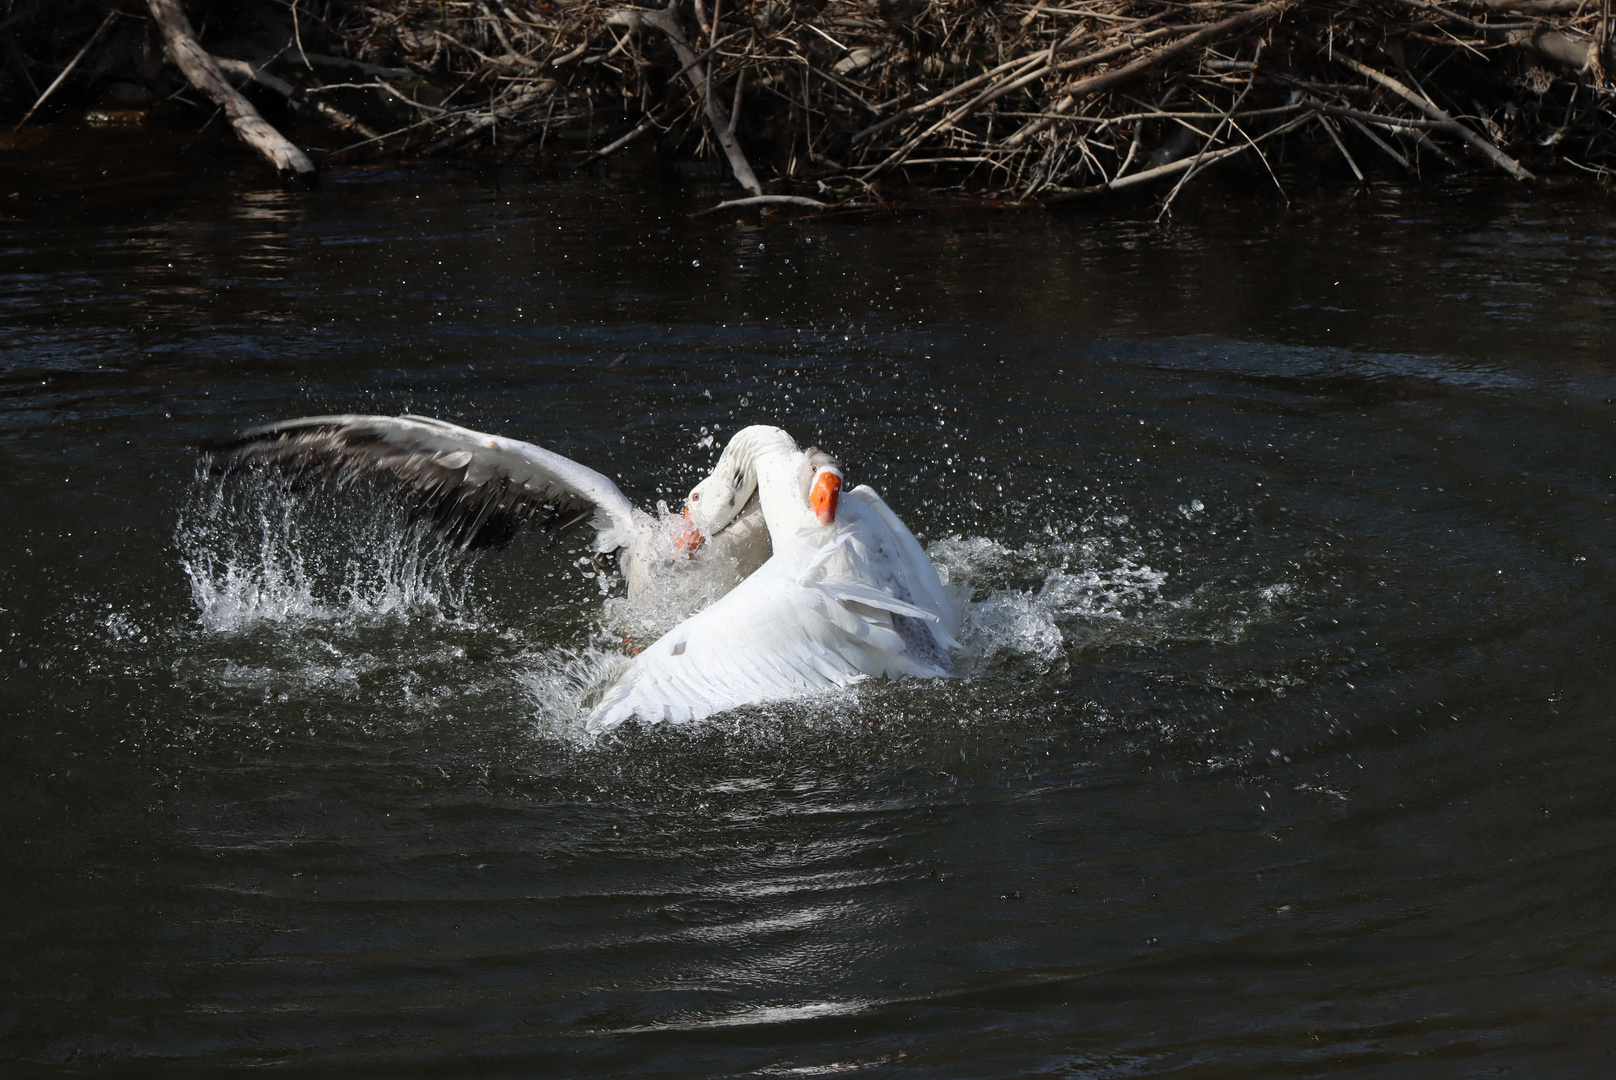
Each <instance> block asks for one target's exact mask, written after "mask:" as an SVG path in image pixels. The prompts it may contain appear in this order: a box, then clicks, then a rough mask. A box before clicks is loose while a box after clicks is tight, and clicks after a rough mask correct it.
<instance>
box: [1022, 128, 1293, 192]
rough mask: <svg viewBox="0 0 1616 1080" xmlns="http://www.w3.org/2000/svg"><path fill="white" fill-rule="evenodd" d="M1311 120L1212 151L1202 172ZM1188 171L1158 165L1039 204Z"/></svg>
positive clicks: (1183, 164) (1180, 165)
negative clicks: (1238, 144) (1237, 144)
mask: <svg viewBox="0 0 1616 1080" xmlns="http://www.w3.org/2000/svg"><path fill="white" fill-rule="evenodd" d="M1311 119H1313V114H1312V113H1308V114H1306V115H1305V116H1298V117H1296V118H1295V119H1294V120H1290V121H1287V122H1286V123H1284V124H1281V125H1280V126H1279V127H1277V128H1274V129H1273V130H1272V131H1265V132H1263V133H1262V134H1261V135H1258V136H1257V137H1256V138H1255V139H1252V140H1250V141H1248V142H1246V143H1244V144H1243V145H1240V146H1229V147H1225V148H1224V149H1222V150H1215V151H1213V152H1212V153H1210V154H1208V155H1206V157H1204V158H1202V159H1201V165H1202V169H1203V171H1204V170H1205V169H1206V168H1209V167H1211V166H1212V165H1215V164H1217V163H1218V162H1220V161H1222V160H1224V159H1225V158H1231V157H1234V156H1235V155H1236V154H1243V153H1245V152H1246V151H1247V150H1253V149H1256V146H1257V144H1258V143H1261V142H1266V141H1267V140H1269V139H1271V138H1273V137H1274V136H1276V135H1283V134H1285V133H1286V132H1287V131H1291V130H1293V129H1295V128H1298V127H1301V126H1302V125H1303V124H1305V123H1307V122H1308V121H1309V120H1311ZM1189 167H1190V160H1189V158H1184V159H1183V160H1181V161H1175V162H1173V163H1172V164H1170V165H1158V166H1157V167H1156V168H1154V169H1146V170H1145V171H1144V172H1136V173H1134V174H1133V175H1132V176H1119V177H1117V178H1116V179H1115V180H1112V181H1111V182H1110V183H1109V184H1095V185H1094V186H1093V187H1086V188H1078V189H1077V190H1076V191H1072V190H1067V191H1063V192H1060V193H1059V194H1057V195H1052V196H1050V197H1049V198H1047V199H1044V200H1042V202H1043V204H1044V205H1046V206H1048V205H1052V204H1057V203H1063V202H1070V201H1071V200H1073V199H1081V198H1085V197H1087V196H1089V195H1098V194H1099V193H1100V192H1102V191H1121V190H1123V189H1124V188H1131V187H1137V186H1138V185H1140V184H1148V183H1150V182H1151V181H1152V180H1161V179H1164V178H1165V177H1169V176H1173V175H1175V174H1177V173H1181V172H1183V171H1184V170H1186V169H1188V168H1189Z"/></svg>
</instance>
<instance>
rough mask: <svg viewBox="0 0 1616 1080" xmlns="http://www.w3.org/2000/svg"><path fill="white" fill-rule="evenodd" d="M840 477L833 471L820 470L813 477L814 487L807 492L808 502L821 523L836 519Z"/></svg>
mask: <svg viewBox="0 0 1616 1080" xmlns="http://www.w3.org/2000/svg"><path fill="white" fill-rule="evenodd" d="M841 494H842V478H841V477H840V476H837V475H836V474H835V473H833V472H822V473H820V474H819V475H818V476H817V477H816V478H815V479H814V489H813V490H812V491H811V492H809V493H808V502H809V503H810V504H811V505H812V506H813V508H814V516H815V517H817V518H819V523H820V524H821V525H830V524H833V523H834V522H835V521H836V500H837V499H839V498H841Z"/></svg>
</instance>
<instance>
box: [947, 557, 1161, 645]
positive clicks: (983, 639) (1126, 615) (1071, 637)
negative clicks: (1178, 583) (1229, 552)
mask: <svg viewBox="0 0 1616 1080" xmlns="http://www.w3.org/2000/svg"><path fill="white" fill-rule="evenodd" d="M1116 547H1117V544H1116V543H1115V542H1114V541H1113V540H1111V539H1109V538H1106V537H1097V538H1096V537H1090V538H1083V539H1079V540H1057V541H1054V542H1052V543H1050V544H1044V545H1038V544H1027V545H1023V546H1022V547H1020V548H1016V549H1012V548H1010V547H1007V546H1006V545H1004V544H1001V543H999V542H998V541H996V540H991V539H988V538H987V537H981V536H974V537H968V538H967V537H961V536H951V537H947V538H945V539H943V540H939V541H937V542H936V543H934V544H933V545H932V546H931V549H930V552H929V554H930V555H931V558H932V561H933V562H934V563H936V565H937V568H938V572H939V573H940V574H941V575H942V576H943V578H944V580H945V582H947V583H948V584H950V585H952V586H956V587H962V588H965V589H967V590H969V591H970V592H971V593H972V599H971V601H970V602H969V603H968V604H967V605H966V609H965V623H964V627H963V630H962V633H961V636H960V642H961V645H962V646H963V649H962V650H961V654H960V656H959V658H958V660H959V663H960V666H961V667H962V668H963V669H964V670H966V671H968V672H970V671H989V670H995V669H999V668H1004V667H1015V668H1023V669H1030V670H1032V671H1035V672H1044V671H1048V670H1049V669H1050V668H1051V667H1052V666H1054V665H1055V664H1057V663H1058V662H1059V661H1060V660H1061V659H1062V658H1063V657H1064V656H1065V655H1066V653H1067V651H1068V650H1070V649H1074V648H1083V647H1092V646H1096V645H1103V644H1107V643H1109V642H1110V641H1112V640H1113V639H1114V638H1115V636H1116V635H1115V634H1114V633H1113V629H1114V628H1115V627H1116V626H1118V625H1119V624H1124V623H1126V622H1128V621H1129V620H1138V619H1140V618H1141V617H1142V616H1144V615H1146V614H1148V613H1150V612H1151V611H1152V610H1153V609H1156V608H1159V607H1161V606H1163V605H1164V604H1166V603H1167V601H1165V600H1164V598H1163V596H1162V587H1163V585H1164V584H1165V583H1166V582H1167V579H1168V575H1167V573H1166V572H1165V571H1161V570H1156V569H1153V568H1152V567H1151V566H1150V565H1149V564H1148V563H1146V562H1145V561H1144V556H1143V552H1139V551H1125V552H1122V553H1118V552H1116V551H1115V548H1116ZM1123 636H1128V635H1123Z"/></svg>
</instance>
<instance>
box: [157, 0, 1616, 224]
mask: <svg viewBox="0 0 1616 1080" xmlns="http://www.w3.org/2000/svg"><path fill="white" fill-rule="evenodd" d="M164 2H168V0H164ZM1609 6H1610V5H1609V0H1451V2H1448V3H1440V4H1439V3H1431V2H1428V0H1261V2H1242V0H1194V2H1183V0H1078V2H1057V3H1050V4H1044V3H1037V2H1023V3H1015V2H1011V3H984V2H981V0H668V2H667V3H666V4H665V5H664V4H645V5H641V4H633V3H625V2H622V0H608V2H601V0H370V2H368V3H363V2H358V0H328V4H327V6H326V7H325V8H324V9H323V12H322V17H321V22H322V25H323V26H324V27H325V29H326V30H327V32H328V38H329V40H330V41H331V42H332V43H333V44H332V47H331V52H332V53H337V52H340V53H341V55H326V54H318V58H317V59H316V58H313V57H310V56H309V55H308V53H307V50H306V49H303V48H302V47H301V45H300V44H296V43H294V42H292V41H291V40H288V41H286V42H285V43H283V44H282V45H281V46H280V47H279V48H278V49H277V48H268V47H260V50H259V54H258V55H256V56H251V55H249V56H241V55H239V51H238V54H237V55H236V56H235V57H234V59H235V60H236V61H237V64H236V65H231V64H226V65H224V70H225V72H226V74H231V73H232V72H239V71H241V70H242V67H241V64H242V63H243V62H246V63H252V64H255V65H256V67H255V68H254V69H253V70H254V71H262V70H265V69H266V68H268V67H271V66H278V68H279V69H280V70H279V78H278V80H277V81H279V83H280V91H279V92H281V93H282V94H283V96H286V97H288V98H289V99H290V98H292V97H294V96H295V97H297V98H299V99H300V100H302V101H303V102H304V103H305V104H306V103H308V102H311V101H322V102H324V106H323V108H324V111H323V112H322V113H320V115H321V116H324V118H325V120H326V121H327V122H329V123H331V124H332V125H333V126H335V127H339V128H341V129H342V130H345V131H348V132H351V133H353V134H362V135H363V137H362V138H359V139H354V140H352V141H340V140H339V141H337V142H336V143H335V144H334V145H332V146H330V147H328V148H327V150H326V158H327V159H328V160H329V159H330V158H331V157H332V156H335V155H339V154H349V155H352V154H355V153H364V152H372V151H385V152H388V153H393V154H398V153H406V154H424V155H432V154H447V153H478V154H484V155H492V156H494V157H497V158H504V159H510V158H512V157H516V156H519V155H521V154H523V153H529V154H535V153H541V152H542V151H543V150H544V149H545V148H546V147H547V146H548V148H549V150H550V158H549V159H550V160H553V159H555V158H557V157H560V158H561V159H564V160H565V159H569V158H570V160H572V161H573V162H575V163H583V162H590V161H598V160H599V159H601V158H603V157H606V156H609V155H612V154H615V153H618V152H620V151H622V150H623V149H624V148H625V147H629V146H632V145H635V144H636V143H643V142H646V141H650V140H653V139H654V140H655V141H656V142H657V143H658V144H659V145H660V146H661V147H662V148H663V149H664V150H665V151H668V152H670V153H674V154H681V155H685V156H698V157H700V156H711V157H713V158H715V159H719V160H722V161H723V162H724V163H725V164H726V166H727V168H728V171H729V172H730V173H731V174H733V176H734V178H735V180H736V181H737V182H738V183H739V185H740V186H741V188H743V189H744V190H745V191H746V193H747V195H748V196H749V198H746V199H740V200H735V204H736V205H738V206H757V205H799V206H804V207H807V206H809V205H810V204H817V203H825V204H832V203H850V202H852V203H858V202H870V201H874V200H879V199H882V198H885V197H891V196H892V195H893V194H895V193H898V192H905V191H907V192H913V191H916V190H930V191H937V190H945V189H957V190H962V191H971V192H975V193H978V194H988V195H991V196H992V197H995V198H999V199H1007V200H1013V201H1028V200H1040V201H1061V200H1069V199H1077V198H1084V197H1089V196H1093V195H1097V194H1100V193H1104V192H1115V191H1121V190H1126V189H1129V188H1138V187H1141V186H1144V185H1148V184H1152V183H1156V182H1160V183H1162V184H1163V186H1164V187H1170V189H1171V190H1170V192H1169V193H1168V195H1167V198H1166V199H1165V201H1164V205H1165V206H1170V204H1171V197H1172V195H1175V194H1176V193H1177V192H1178V191H1179V190H1180V189H1181V188H1182V187H1183V185H1184V184H1185V183H1186V182H1187V181H1189V180H1190V179H1191V178H1193V177H1195V176H1197V175H1199V174H1201V173H1203V172H1205V171H1206V170H1208V169H1211V168H1213V167H1214V166H1217V165H1219V164H1221V163H1223V162H1231V161H1239V160H1244V161H1246V162H1248V163H1250V165H1251V166H1252V168H1253V170H1254V172H1253V175H1258V176H1274V175H1276V173H1275V170H1274V169H1273V168H1272V162H1271V159H1272V158H1274V157H1275V156H1276V155H1278V154H1280V153H1285V154H1300V155H1304V156H1307V155H1311V156H1312V158H1313V159H1316V158H1318V157H1319V155H1329V157H1330V159H1331V160H1334V161H1339V162H1340V163H1342V164H1343V165H1344V166H1345V167H1346V168H1348V169H1350V171H1351V173H1352V174H1353V175H1355V176H1357V177H1359V178H1360V179H1362V178H1364V177H1365V175H1366V173H1365V169H1364V165H1363V164H1361V163H1360V160H1359V159H1360V158H1363V160H1364V161H1365V162H1367V161H1369V160H1370V158H1371V157H1372V158H1374V159H1377V160H1379V161H1380V162H1382V163H1383V164H1384V167H1387V168H1393V169H1396V170H1398V171H1407V172H1409V173H1418V172H1420V170H1421V169H1422V168H1429V167H1432V165H1433V163H1441V167H1449V166H1459V165H1463V164H1464V162H1465V159H1467V158H1468V159H1469V160H1471V161H1474V162H1475V163H1477V164H1478V165H1481V166H1483V167H1489V168H1493V167H1495V168H1497V169H1500V170H1502V171H1503V172H1504V173H1506V174H1508V175H1510V176H1512V177H1514V178H1516V179H1518V180H1522V181H1530V180H1532V179H1534V178H1535V174H1536V172H1538V171H1544V170H1549V171H1552V170H1557V169H1561V167H1562V166H1564V167H1566V168H1574V169H1583V170H1588V171H1592V172H1595V173H1600V174H1603V173H1604V171H1605V170H1606V169H1607V167H1608V166H1609V165H1610V162H1611V157H1612V148H1613V147H1612V139H1611V135H1612V131H1613V122H1612V121H1613V118H1612V115H1611V112H1610V108H1609V106H1610V102H1611V93H1612V91H1611V90H1609V89H1607V87H1606V85H1605V83H1606V77H1607V74H1606V73H1607V71H1608V69H1609V67H1610V64H1611V58H1612V50H1611V43H1610V28H1611V20H1610V12H1609V10H1608V9H1609ZM292 8H293V10H294V12H295V11H296V5H295V4H294V5H292ZM297 29H298V27H297V26H296V25H295V23H294V25H293V30H294V31H296V30H297ZM294 46H295V47H294ZM344 65H346V66H344ZM249 74H251V72H249ZM337 76H340V77H341V78H340V81H339V80H338V79H337V78H335V77H337ZM259 81H260V83H261V84H264V85H269V84H268V83H267V82H266V81H265V80H264V79H260V80H259ZM327 93H336V94H342V95H345V96H346V98H345V108H338V107H337V105H336V104H335V103H334V102H333V101H330V100H328V99H326V98H325V97H324V95H325V94H327ZM350 113H351V114H353V115H350ZM356 116H357V117H362V118H363V120H364V121H365V122H368V123H369V124H370V125H371V127H369V128H367V127H365V125H364V123H361V121H360V120H358V119H355V117H356ZM388 117H390V118H391V119H390V120H387V118H388ZM316 118H318V117H316ZM384 120H385V121H386V122H384ZM372 128H373V129H374V130H372ZM580 143H581V144H582V145H580ZM558 149H559V150H562V151H564V152H562V153H559V154H558ZM1366 155H1368V156H1366ZM1370 171H1373V168H1371V170H1370ZM1562 171H1563V170H1562ZM1169 181H1171V183H1170V184H1169V183H1168V182H1169ZM1276 182H1277V180H1276ZM766 189H772V196H780V198H776V197H766ZM792 200H795V202H793V201H792Z"/></svg>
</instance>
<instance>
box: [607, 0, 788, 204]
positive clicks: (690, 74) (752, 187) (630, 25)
mask: <svg viewBox="0 0 1616 1080" xmlns="http://www.w3.org/2000/svg"><path fill="white" fill-rule="evenodd" d="M678 12H679V8H678V0H668V6H667V7H666V8H661V9H657V10H653V11H643V10H639V9H635V8H622V9H619V10H618V11H614V12H612V13H611V14H610V15H608V16H607V17H606V23H607V25H609V26H621V27H623V28H624V29H626V30H637V29H639V28H640V27H641V26H654V27H656V28H657V29H658V30H660V31H662V33H663V34H664V35H665V36H666V37H667V39H668V44H670V45H672V46H673V52H674V55H675V56H677V57H678V58H679V65H680V68H681V70H683V71H684V73H685V78H686V79H688V80H689V81H690V89H691V91H692V92H694V93H695V95H696V100H697V101H699V102H701V107H702V112H703V113H705V114H706V117H707V126H708V128H710V129H711V130H712V133H713V138H714V139H717V140H718V145H719V146H720V147H722V148H723V151H724V156H725V157H726V158H728V159H729V167H730V171H731V172H733V173H734V174H735V179H736V181H738V182H739V183H740V185H741V187H743V188H745V189H746V190H747V191H750V192H751V193H752V194H753V195H762V194H763V185H762V184H760V183H758V178H757V174H756V173H754V172H753V171H752V166H751V163H750V162H748V161H747V160H746V154H745V153H744V152H742V150H741V144H740V143H738V142H736V141H735V120H734V118H733V117H730V116H726V115H724V106H723V105H722V104H720V103H719V102H718V101H717V100H715V99H714V97H713V94H712V89H711V87H710V86H709V84H708V80H709V79H710V77H711V72H709V70H708V66H707V65H706V64H704V63H702V62H701V60H700V59H698V58H697V56H696V53H695V50H694V49H692V48H691V47H690V43H689V42H688V41H687V40H686V39H685V32H684V30H682V29H681V28H680V26H679V15H678ZM735 105H736V108H737V109H738V108H739V106H740V94H739V93H737V94H736V95H735Z"/></svg>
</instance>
